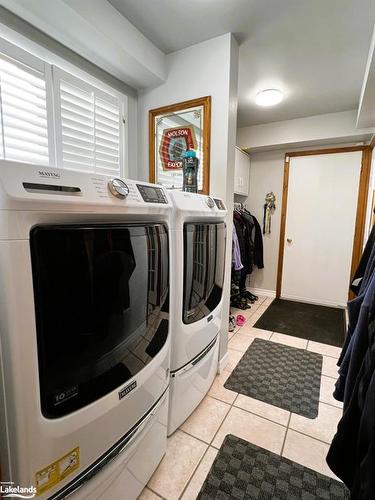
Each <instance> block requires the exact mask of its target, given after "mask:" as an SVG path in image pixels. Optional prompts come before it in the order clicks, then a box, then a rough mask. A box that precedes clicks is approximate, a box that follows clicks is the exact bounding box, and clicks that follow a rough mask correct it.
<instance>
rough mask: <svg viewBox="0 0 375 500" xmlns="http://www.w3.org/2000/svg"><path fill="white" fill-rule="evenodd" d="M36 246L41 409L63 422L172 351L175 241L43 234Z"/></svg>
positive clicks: (113, 233) (140, 233) (88, 231)
mask: <svg viewBox="0 0 375 500" xmlns="http://www.w3.org/2000/svg"><path fill="white" fill-rule="evenodd" d="M30 245H31V257H32V271H33V281H34V299H35V312H36V326H37V341H38V362H39V377H40V396H41V407H42V412H43V414H44V416H46V417H47V418H57V417H61V416H63V415H67V414H68V413H71V412H73V411H75V410H78V409H79V408H82V407H84V406H86V405H88V404H90V403H92V402H93V401H95V400H96V399H98V398H100V397H102V396H104V395H105V394H107V393H109V392H110V391H112V390H114V389H115V388H118V387H120V386H121V385H123V384H124V383H125V382H126V381H127V380H129V379H131V378H132V377H134V375H135V374H137V373H138V372H139V371H140V370H142V369H143V368H144V367H145V366H146V365H147V364H148V363H150V362H151V361H152V359H153V358H154V357H155V356H156V355H157V353H158V352H159V351H160V350H161V348H162V347H163V345H164V344H165V342H166V340H167V335H168V307H169V306H168V301H169V298H168V283H169V277H168V259H169V256H168V233H167V229H166V227H165V226H163V225H159V224H154V225H146V224H144V225H92V226H79V225H78V226H71V225H66V226H38V227H35V228H33V229H32V231H31V234H30Z"/></svg>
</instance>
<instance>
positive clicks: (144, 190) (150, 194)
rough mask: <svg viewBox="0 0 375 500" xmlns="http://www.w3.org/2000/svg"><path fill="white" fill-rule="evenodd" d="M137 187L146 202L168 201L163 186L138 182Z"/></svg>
mask: <svg viewBox="0 0 375 500" xmlns="http://www.w3.org/2000/svg"><path fill="white" fill-rule="evenodd" d="M137 188H138V191H139V192H140V193H141V196H142V198H143V201H145V202H146V203H168V201H167V198H166V196H165V194H164V191H163V188H159V187H156V186H147V185H143V184H137Z"/></svg>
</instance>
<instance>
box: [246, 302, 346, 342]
mask: <svg viewBox="0 0 375 500" xmlns="http://www.w3.org/2000/svg"><path fill="white" fill-rule="evenodd" d="M254 327H255V328H260V329H262V330H269V331H270V332H278V333H284V334H286V335H292V336H293V337H299V338H303V339H308V340H313V341H315V342H323V343H324V344H329V345H334V346H337V347H341V346H342V345H343V343H344V339H345V334H346V323H345V310H344V309H340V308H337V307H327V306H318V305H316V304H305V303H303V302H295V301H293V300H285V299H275V300H274V301H273V302H272V304H271V305H270V306H269V307H268V308H267V310H266V311H265V312H264V313H263V314H262V316H261V317H260V318H259V319H258V321H257V322H256V323H255V325H254Z"/></svg>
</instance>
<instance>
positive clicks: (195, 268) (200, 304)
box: [168, 191, 227, 435]
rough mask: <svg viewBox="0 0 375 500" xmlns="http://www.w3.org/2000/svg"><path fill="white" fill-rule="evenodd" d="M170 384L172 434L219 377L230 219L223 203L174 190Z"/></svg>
mask: <svg viewBox="0 0 375 500" xmlns="http://www.w3.org/2000/svg"><path fill="white" fill-rule="evenodd" d="M169 196H170V197H171V199H172V202H173V207H174V208H173V218H172V223H171V233H170V234H171V244H172V268H171V269H172V272H171V315H170V319H171V385H170V399H169V417H168V435H170V434H172V433H173V432H174V431H175V430H176V429H177V428H178V427H179V426H180V425H181V424H182V423H183V422H184V421H185V420H186V419H187V417H188V416H189V415H190V414H191V413H192V412H193V410H194V409H195V408H196V406H197V405H198V404H199V403H200V401H201V400H202V399H203V397H204V396H205V395H206V393H207V391H208V389H209V388H210V386H211V384H212V382H213V380H214V378H215V375H216V373H217V366H218V357H219V341H220V339H219V333H220V330H221V309H222V290H223V281H224V263H225V243H226V226H225V222H224V221H225V217H226V214H227V211H226V208H225V205H224V203H223V201H222V200H221V199H219V198H212V197H210V196H204V195H199V194H193V193H185V192H181V191H170V192H169Z"/></svg>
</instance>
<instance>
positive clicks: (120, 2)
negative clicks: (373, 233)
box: [109, 0, 375, 127]
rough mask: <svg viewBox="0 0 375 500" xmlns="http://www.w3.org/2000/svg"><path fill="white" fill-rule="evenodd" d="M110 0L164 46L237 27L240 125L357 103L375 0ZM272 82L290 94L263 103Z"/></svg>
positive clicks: (351, 106) (181, 45)
mask: <svg viewBox="0 0 375 500" xmlns="http://www.w3.org/2000/svg"><path fill="white" fill-rule="evenodd" d="M109 1H110V3H111V4H112V5H113V6H114V7H116V9H117V10H118V11H119V12H120V13H121V14H122V15H124V16H125V17H126V18H127V19H128V20H129V21H130V22H131V23H132V24H134V26H135V27H136V28H138V29H139V30H140V31H141V32H142V33H143V34H144V35H145V36H146V37H147V38H149V39H150V40H151V41H152V42H153V43H154V44H155V45H157V46H158V47H159V48H160V49H161V50H163V51H164V52H165V53H169V52H173V51H175V50H179V49H181V48H184V47H187V46H189V45H193V44H195V43H198V42H201V41H203V40H207V39H209V38H212V37H215V36H218V35H221V34H223V33H227V32H232V33H235V35H236V38H237V40H238V41H239V42H240V44H241V47H240V70H239V113H238V125H239V126H241V127H242V126H247V125H254V124H259V123H267V122H274V121H279V120H288V119H292V118H298V117H303V116H310V115H318V114H323V113H330V112H336V111H344V110H349V109H354V108H357V106H358V101H359V95H360V91H361V85H362V81H363V77H364V71H365V66H366V60H367V53H368V49H369V46H370V41H371V34H372V29H373V26H374V22H375V1H374V0H173V1H171V0H109ZM194 70H195V71H199V68H194ZM270 87H277V88H280V89H281V90H283V91H284V92H285V95H286V98H285V100H284V102H283V103H282V104H279V105H277V106H275V107H272V108H260V107H258V106H256V105H255V104H254V97H255V94H256V93H257V92H258V91H259V90H262V89H264V88H270Z"/></svg>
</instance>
